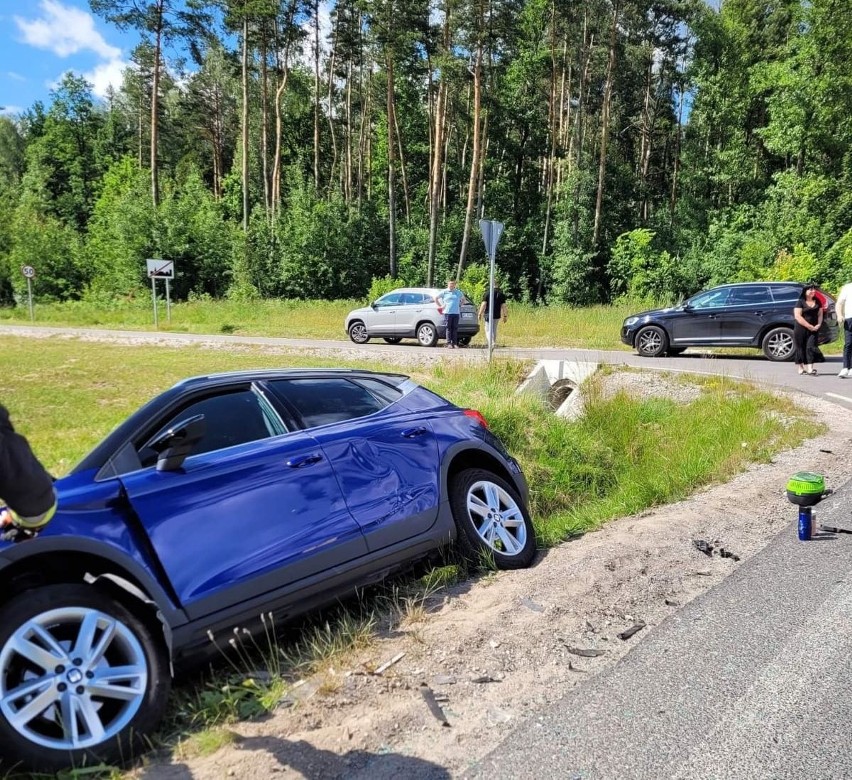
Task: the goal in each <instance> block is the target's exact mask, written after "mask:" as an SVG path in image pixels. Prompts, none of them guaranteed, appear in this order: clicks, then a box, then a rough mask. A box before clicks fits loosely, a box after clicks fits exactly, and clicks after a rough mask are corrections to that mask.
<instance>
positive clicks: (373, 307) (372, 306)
mask: <svg viewBox="0 0 852 780" xmlns="http://www.w3.org/2000/svg"><path fill="white" fill-rule="evenodd" d="M370 308H371V309H375V308H376V302H375V301H373V302H372V303H371V304H370Z"/></svg>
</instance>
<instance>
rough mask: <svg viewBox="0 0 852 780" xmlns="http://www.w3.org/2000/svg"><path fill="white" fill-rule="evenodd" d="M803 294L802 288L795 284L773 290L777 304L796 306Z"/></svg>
mask: <svg viewBox="0 0 852 780" xmlns="http://www.w3.org/2000/svg"><path fill="white" fill-rule="evenodd" d="M801 294H802V288H801V287H799V286H797V285H794V284H781V285H776V286H775V287H773V288H772V297H773V298H774V299H775V303H790V304H795V303H796V301H798V300H799V297H800V296H801Z"/></svg>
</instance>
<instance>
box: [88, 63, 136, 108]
mask: <svg viewBox="0 0 852 780" xmlns="http://www.w3.org/2000/svg"><path fill="white" fill-rule="evenodd" d="M128 64H129V63H127V62H125V61H124V60H122V59H118V58H117V59H114V60H110V61H109V62H102V63H101V64H100V65H96V66H95V67H94V69H93V70H90V71H88V72H87V73H84V74H83V78H84V79H86V81H88V82H89V83H90V84H91V85H92V92H94V93H95V95H97V97H99V98H103V97H106V94H107V90H108V89H109V88H110V87H112V88H113V89H116V90H117V89H118V88H119V87H120V86H121V84H122V81H123V78H122V74H123V73H124V70H125V68H127V67H128Z"/></svg>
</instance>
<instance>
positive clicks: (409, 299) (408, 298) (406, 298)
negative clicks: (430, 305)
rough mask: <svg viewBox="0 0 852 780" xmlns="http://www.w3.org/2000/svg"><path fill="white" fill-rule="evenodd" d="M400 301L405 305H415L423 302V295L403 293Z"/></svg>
mask: <svg viewBox="0 0 852 780" xmlns="http://www.w3.org/2000/svg"><path fill="white" fill-rule="evenodd" d="M401 297H402V300H401V301H400V303H401V304H402V305H403V306H415V305H417V304H420V303H423V296H422V295H421V294H420V293H403V294H402V296H401Z"/></svg>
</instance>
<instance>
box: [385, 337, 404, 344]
mask: <svg viewBox="0 0 852 780" xmlns="http://www.w3.org/2000/svg"><path fill="white" fill-rule="evenodd" d="M384 338H385V341H387V343H388V344H399V342H400V341H402V339H401V338H400V337H399V336H385V337H384Z"/></svg>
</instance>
